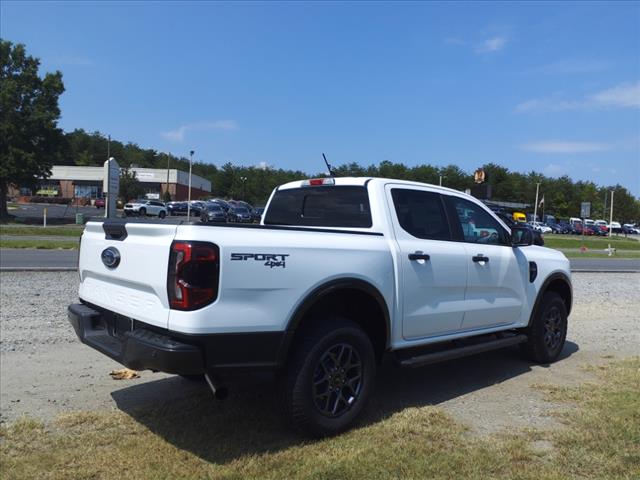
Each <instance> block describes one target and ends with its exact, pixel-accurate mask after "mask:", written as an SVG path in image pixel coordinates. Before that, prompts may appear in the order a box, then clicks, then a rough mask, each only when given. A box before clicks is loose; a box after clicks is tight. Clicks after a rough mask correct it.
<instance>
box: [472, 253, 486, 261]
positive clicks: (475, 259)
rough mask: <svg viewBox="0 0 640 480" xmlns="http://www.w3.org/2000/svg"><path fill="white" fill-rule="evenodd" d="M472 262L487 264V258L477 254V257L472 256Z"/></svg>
mask: <svg viewBox="0 0 640 480" xmlns="http://www.w3.org/2000/svg"><path fill="white" fill-rule="evenodd" d="M471 259H472V260H473V261H474V262H488V261H489V257H485V256H484V255H483V254H481V253H479V254H478V255H474V256H473V257H471Z"/></svg>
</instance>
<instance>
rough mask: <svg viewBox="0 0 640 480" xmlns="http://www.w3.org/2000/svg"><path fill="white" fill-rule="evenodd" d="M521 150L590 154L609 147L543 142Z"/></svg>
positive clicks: (559, 141) (555, 141) (595, 144)
mask: <svg viewBox="0 0 640 480" xmlns="http://www.w3.org/2000/svg"><path fill="white" fill-rule="evenodd" d="M520 148H521V149H522V150H527V151H529V152H535V153H551V154H556V153H560V154H562V153H591V152H602V151H604V150H609V149H610V148H611V146H610V145H607V144H606V143H594V142H568V141H562V140H544V141H540V142H532V143H527V144H524V145H521V146H520Z"/></svg>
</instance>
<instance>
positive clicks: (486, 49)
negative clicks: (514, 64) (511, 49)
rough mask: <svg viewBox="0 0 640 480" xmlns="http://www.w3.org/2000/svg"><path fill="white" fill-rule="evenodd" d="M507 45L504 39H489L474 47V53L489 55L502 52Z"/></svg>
mask: <svg viewBox="0 0 640 480" xmlns="http://www.w3.org/2000/svg"><path fill="white" fill-rule="evenodd" d="M506 45H507V38H506V37H491V38H488V39H486V40H485V41H484V42H482V43H481V44H480V45H478V46H477V47H476V53H490V52H497V51H498V50H502V49H503V48H504V47H505V46H506Z"/></svg>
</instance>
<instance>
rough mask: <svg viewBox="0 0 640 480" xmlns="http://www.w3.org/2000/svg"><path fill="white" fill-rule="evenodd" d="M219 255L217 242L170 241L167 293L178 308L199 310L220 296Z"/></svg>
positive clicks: (176, 308) (171, 303)
mask: <svg viewBox="0 0 640 480" xmlns="http://www.w3.org/2000/svg"><path fill="white" fill-rule="evenodd" d="M219 274H220V256H219V250H218V247H217V245H214V244H213V243H208V242H181V241H175V242H173V243H172V244H171V254H170V256H169V274H168V275H167V294H168V295H169V305H170V306H171V308H172V309H175V310H196V309H198V308H202V307H204V306H205V305H209V304H210V303H211V302H213V301H214V300H215V299H216V298H217V297H218V278H219Z"/></svg>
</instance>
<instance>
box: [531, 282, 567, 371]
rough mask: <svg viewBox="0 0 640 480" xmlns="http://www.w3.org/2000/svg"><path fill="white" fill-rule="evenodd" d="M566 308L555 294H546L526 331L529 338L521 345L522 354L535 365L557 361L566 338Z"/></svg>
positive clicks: (560, 298)
mask: <svg viewBox="0 0 640 480" xmlns="http://www.w3.org/2000/svg"><path fill="white" fill-rule="evenodd" d="M567 323H568V322H567V307H566V306H565V304H564V301H563V300H562V297H560V295H558V294H557V293H555V292H546V293H545V294H544V296H543V297H542V301H541V302H540V305H539V307H538V310H537V312H536V314H535V317H534V318H532V319H531V323H530V325H529V326H528V327H527V329H526V332H525V333H526V334H527V336H528V337H529V338H528V339H527V342H526V343H524V344H522V350H523V352H524V354H525V355H526V356H527V358H529V359H530V360H533V361H534V362H536V363H543V364H544V363H551V362H553V361H555V360H557V358H558V356H559V355H560V353H561V352H562V349H563V347H564V343H565V340H566V338H567Z"/></svg>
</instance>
